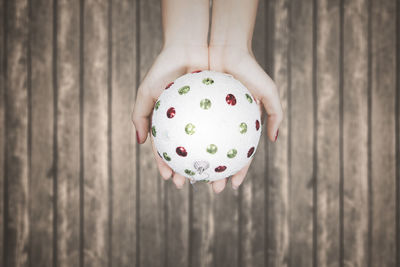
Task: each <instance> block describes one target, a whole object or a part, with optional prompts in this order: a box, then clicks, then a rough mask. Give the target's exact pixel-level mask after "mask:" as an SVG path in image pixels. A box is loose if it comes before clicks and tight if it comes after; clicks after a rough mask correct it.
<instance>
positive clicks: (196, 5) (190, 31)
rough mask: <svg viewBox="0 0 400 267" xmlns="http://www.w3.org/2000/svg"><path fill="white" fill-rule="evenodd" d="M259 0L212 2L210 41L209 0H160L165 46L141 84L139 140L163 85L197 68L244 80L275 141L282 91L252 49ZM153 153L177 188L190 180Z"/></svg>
mask: <svg viewBox="0 0 400 267" xmlns="http://www.w3.org/2000/svg"><path fill="white" fill-rule="evenodd" d="M257 6H258V0H248V1H243V0H214V1H213V10H212V23H211V32H210V43H209V44H208V43H207V34H208V24H209V0H162V1H161V7H162V23H163V33H164V40H163V48H162V50H161V52H160V54H159V55H158V57H157V59H156V60H155V62H154V63H153V65H152V67H151V68H150V70H149V71H148V73H147V74H146V76H145V78H144V80H143V81H142V83H141V84H140V86H139V89H138V94H137V98H136V103H135V107H134V110H133V113H132V120H133V123H134V125H135V128H136V134H137V141H138V143H139V144H142V143H144V142H145V141H146V139H147V136H148V134H149V129H150V118H151V112H152V110H153V107H154V104H155V102H156V100H157V98H158V96H159V95H160V94H161V93H162V91H163V90H164V88H165V85H166V84H168V83H169V82H170V81H173V80H175V79H176V78H178V77H179V76H181V75H183V74H186V73H188V72H192V71H194V70H206V69H209V70H213V71H220V72H225V73H230V74H232V75H233V76H234V77H235V78H236V79H238V80H240V81H241V82H242V83H243V84H244V85H245V86H246V87H247V88H248V90H249V91H250V92H251V93H252V95H253V96H254V97H255V99H256V101H257V102H258V103H260V104H261V105H260V106H262V110H261V112H262V114H264V113H266V115H267V117H268V119H267V127H266V133H267V135H268V138H269V139H270V140H271V141H272V142H275V141H276V139H277V137H278V129H279V125H280V123H281V121H282V117H283V112H282V106H281V103H280V99H279V93H278V90H277V88H276V86H275V83H274V82H273V81H272V79H271V78H270V77H269V76H268V75H267V74H266V73H265V72H264V70H263V69H262V67H261V66H260V65H259V64H258V63H257V61H256V59H255V58H254V55H253V52H252V49H251V40H252V36H253V29H254V24H255V18H256V12H257ZM152 146H153V154H154V157H155V159H156V162H157V166H158V169H159V172H160V174H161V177H163V179H165V180H168V179H170V178H171V177H172V180H173V182H174V183H175V185H176V187H177V188H179V189H180V188H182V187H183V185H184V183H185V181H186V178H185V177H184V176H182V175H180V174H178V173H174V172H173V171H172V169H171V168H170V167H169V166H168V165H167V164H166V163H165V162H164V161H163V160H162V159H161V158H160V157H159V156H158V154H157V151H156V149H155V147H154V143H152ZM250 164H251V162H249V163H248V164H247V165H246V166H245V167H244V168H243V169H241V170H240V171H239V172H238V173H236V174H235V175H233V176H231V177H230V180H231V184H232V188H233V189H237V188H238V187H239V186H240V185H241V184H242V182H243V180H244V178H245V176H246V174H247V171H248V169H249V167H250ZM227 181H228V178H225V179H222V180H218V181H215V182H211V183H210V184H211V185H212V188H213V190H214V192H216V193H220V192H221V191H222V190H224V188H225V186H226V184H227Z"/></svg>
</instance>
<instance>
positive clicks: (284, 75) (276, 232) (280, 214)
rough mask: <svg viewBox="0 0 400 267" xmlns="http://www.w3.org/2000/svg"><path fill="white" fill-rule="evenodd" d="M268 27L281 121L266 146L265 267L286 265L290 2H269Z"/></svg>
mask: <svg viewBox="0 0 400 267" xmlns="http://www.w3.org/2000/svg"><path fill="white" fill-rule="evenodd" d="M269 5H270V7H269V10H270V13H269V17H271V18H272V19H270V20H269V23H270V24H271V25H270V26H269V27H270V28H271V31H270V34H271V36H269V37H268V38H269V39H271V41H270V47H271V48H270V49H271V50H272V51H271V52H270V53H271V55H270V56H269V57H268V58H270V60H271V61H272V62H271V63H270V64H271V65H272V67H271V70H272V71H271V76H272V78H273V80H274V81H275V83H276V85H277V88H278V90H279V96H280V99H281V104H282V108H283V114H284V118H283V121H282V124H281V126H280V128H279V137H278V139H277V142H276V143H274V144H270V143H269V142H268V141H266V142H265V144H266V149H267V151H268V152H267V153H268V154H267V155H266V156H267V160H268V166H267V179H266V183H267V184H266V205H267V214H266V216H267V217H266V231H267V233H266V241H265V242H266V250H265V254H266V255H265V257H266V266H268V267H275V266H288V265H289V253H290V251H289V246H290V244H289V238H290V232H289V159H290V158H289V134H290V128H289V127H290V121H289V116H290V106H289V100H290V91H289V89H290V65H289V53H290V51H289V48H290V46H289V37H290V35H289V15H290V13H289V0H274V1H269Z"/></svg>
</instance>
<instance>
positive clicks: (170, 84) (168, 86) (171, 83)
mask: <svg viewBox="0 0 400 267" xmlns="http://www.w3.org/2000/svg"><path fill="white" fill-rule="evenodd" d="M173 84H174V82H170V83H169V84H168V85H167V86H166V87H165V90H166V89H168V88H170V87H171V86H172V85H173Z"/></svg>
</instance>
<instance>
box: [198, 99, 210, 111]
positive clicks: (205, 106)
mask: <svg viewBox="0 0 400 267" xmlns="http://www.w3.org/2000/svg"><path fill="white" fill-rule="evenodd" d="M200 107H201V108H202V109H210V108H211V101H210V99H207V98H204V99H203V100H201V101H200Z"/></svg>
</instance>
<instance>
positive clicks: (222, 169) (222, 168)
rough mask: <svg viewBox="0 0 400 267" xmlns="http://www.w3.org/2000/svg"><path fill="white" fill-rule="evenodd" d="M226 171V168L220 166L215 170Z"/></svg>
mask: <svg viewBox="0 0 400 267" xmlns="http://www.w3.org/2000/svg"><path fill="white" fill-rule="evenodd" d="M225 170H226V166H218V167H217V168H215V172H223V171H225Z"/></svg>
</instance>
